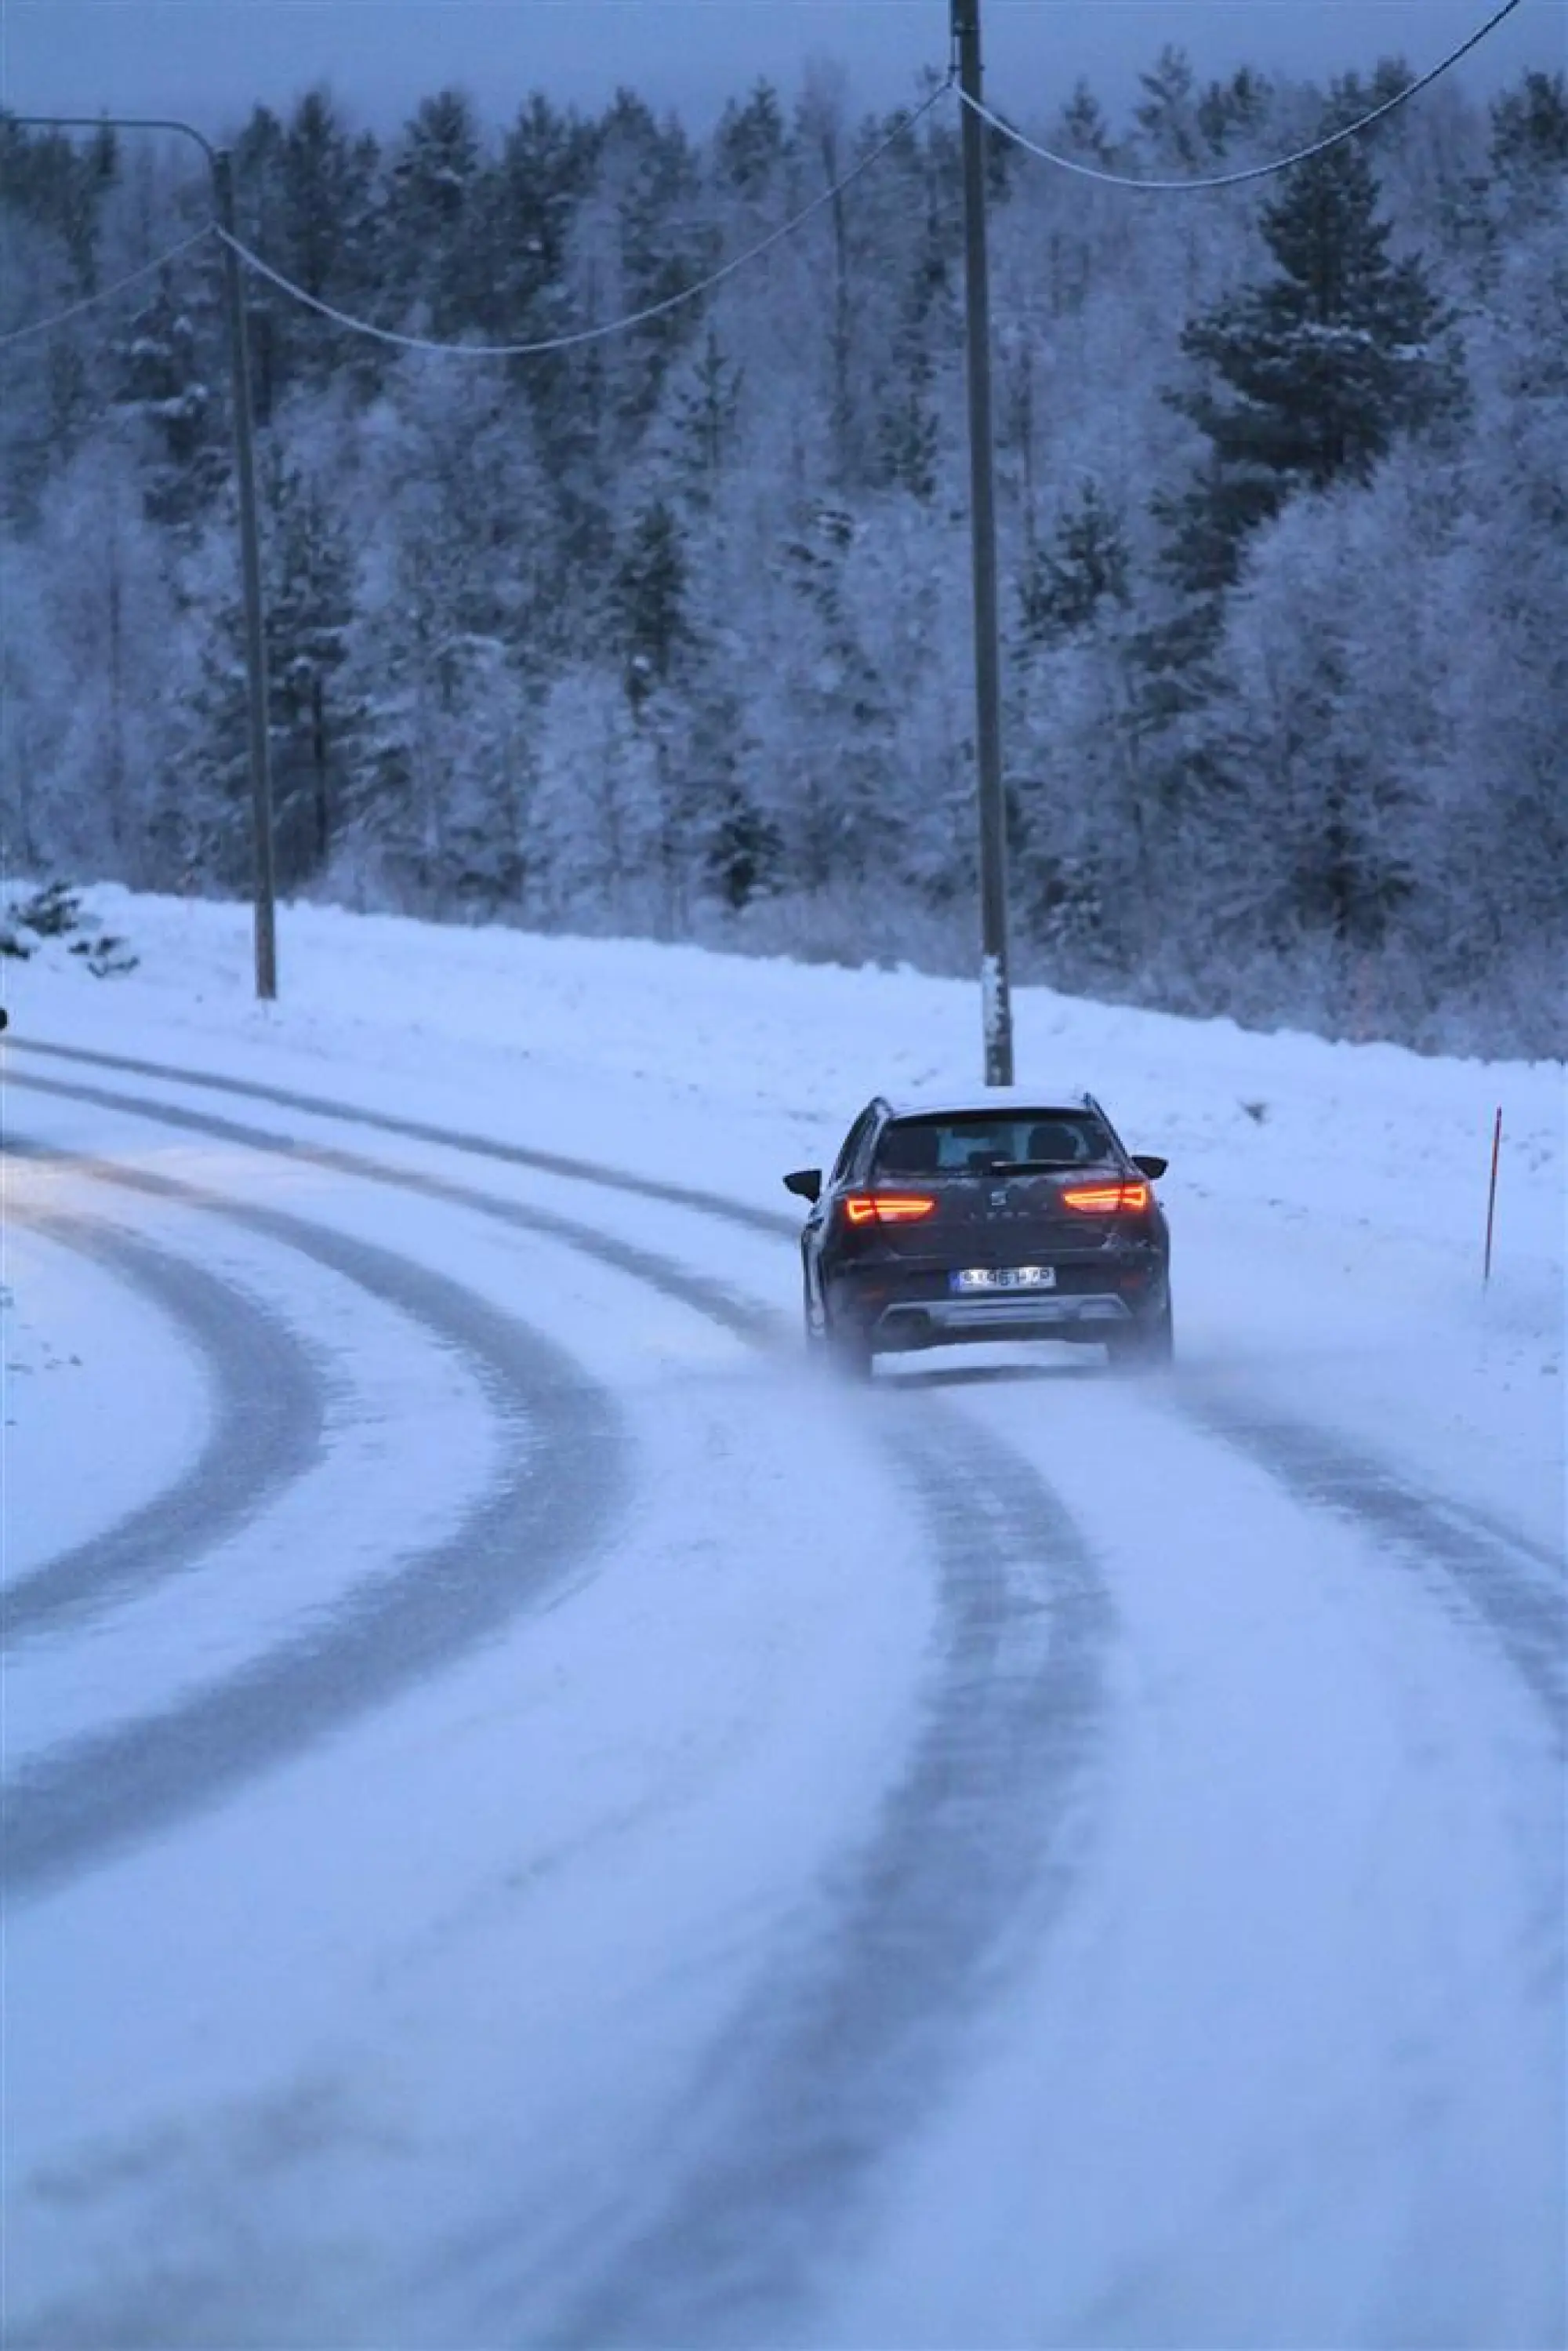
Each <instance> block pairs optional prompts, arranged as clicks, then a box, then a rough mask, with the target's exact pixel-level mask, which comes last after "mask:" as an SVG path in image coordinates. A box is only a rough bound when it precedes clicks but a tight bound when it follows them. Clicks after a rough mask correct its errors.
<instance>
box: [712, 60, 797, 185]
mask: <svg viewBox="0 0 1568 2351" xmlns="http://www.w3.org/2000/svg"><path fill="white" fill-rule="evenodd" d="M788 144H789V138H788V132H787V131H786V128H785V122H784V110H783V108H782V106H781V105H780V104H779V93H778V91H777V90H776V89H774V87H773V85H772V83H771V82H769V81H759V82H758V83H757V84H756V86H755V87H754V89H752V92H751V95H750V97H749V98H748V99H746V101H745V103H744V104H743V105H739V106H737V104H736V103H735V101H734V99H731V100H730V102H729V104H728V105H727V107H726V108H725V110H724V112H723V114H722V115H721V117H720V118H719V125H718V129H717V131H716V132H715V134H714V170H715V173H716V178H717V181H718V184H719V186H720V187H721V188H723V189H726V190H728V191H732V192H733V193H735V194H736V195H737V196H740V197H742V198H744V199H745V200H746V202H747V203H748V204H755V203H758V202H759V201H760V200H761V198H762V197H763V196H765V195H766V194H767V193H768V190H769V189H770V188H771V187H772V186H773V185H774V184H775V183H776V182H777V180H778V178H779V172H780V171H781V169H782V167H783V163H784V158H785V153H786V150H787V147H788Z"/></svg>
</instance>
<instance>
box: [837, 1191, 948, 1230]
mask: <svg viewBox="0 0 1568 2351" xmlns="http://www.w3.org/2000/svg"><path fill="white" fill-rule="evenodd" d="M935 1207H936V1201H935V1200H934V1199H933V1198H932V1196H931V1195H930V1193H929V1192H851V1193H849V1194H847V1195H846V1196H845V1199H844V1214H845V1216H846V1217H848V1218H849V1220H850V1222H851V1224H852V1225H870V1224H878V1225H913V1224H915V1223H917V1222H918V1221H919V1219H920V1218H921V1217H928V1216H930V1215H931V1213H932V1211H933V1210H934V1209H935Z"/></svg>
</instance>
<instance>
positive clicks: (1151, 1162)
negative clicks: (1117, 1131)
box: [1133, 1151, 1171, 1183]
mask: <svg viewBox="0 0 1568 2351" xmlns="http://www.w3.org/2000/svg"><path fill="white" fill-rule="evenodd" d="M1170 1164H1171V1163H1170V1161H1169V1160H1168V1159H1162V1158H1160V1157H1159V1155H1158V1154H1157V1153H1155V1152H1153V1151H1134V1154H1133V1165H1134V1167H1135V1168H1136V1169H1137V1171H1138V1173H1139V1175H1146V1176H1147V1177H1148V1178H1149V1180H1150V1182H1151V1183H1153V1182H1155V1180H1156V1179H1157V1178H1158V1177H1159V1176H1161V1175H1164V1174H1165V1172H1166V1168H1167V1167H1168V1166H1169V1165H1170Z"/></svg>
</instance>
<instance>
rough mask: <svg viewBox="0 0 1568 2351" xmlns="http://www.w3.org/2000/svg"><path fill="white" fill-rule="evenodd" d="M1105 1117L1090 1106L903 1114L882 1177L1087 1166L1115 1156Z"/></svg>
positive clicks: (880, 1151)
mask: <svg viewBox="0 0 1568 2351" xmlns="http://www.w3.org/2000/svg"><path fill="white" fill-rule="evenodd" d="M1112 1155H1113V1154H1112V1145H1111V1137H1110V1134H1108V1132H1107V1131H1106V1127H1105V1123H1104V1121H1103V1119H1098V1118H1096V1117H1095V1115H1094V1113H1093V1112H1092V1111H1086V1110H1082V1109H1080V1110H1046V1109H1040V1110H1021V1111H1009V1112H1008V1113H1006V1114H1005V1115H1000V1116H998V1115H993V1114H992V1113H988V1112H965V1113H959V1114H957V1115H942V1116H937V1117H927V1118H900V1119H895V1120H894V1121H893V1123H892V1124H891V1125H889V1126H887V1127H886V1128H884V1129H883V1136H882V1140H881V1142H880V1143H879V1144H878V1145H877V1151H876V1165H875V1170H874V1172H875V1173H876V1174H877V1175H989V1174H990V1173H991V1171H992V1170H993V1169H994V1168H997V1167H1030V1166H1033V1167H1082V1166H1083V1165H1087V1164H1089V1163H1091V1162H1095V1161H1099V1160H1103V1159H1107V1158H1109V1157H1111V1156H1112Z"/></svg>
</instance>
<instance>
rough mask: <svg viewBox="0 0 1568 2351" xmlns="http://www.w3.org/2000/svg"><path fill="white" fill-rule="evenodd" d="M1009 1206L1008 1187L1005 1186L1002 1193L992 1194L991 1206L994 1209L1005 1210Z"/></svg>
mask: <svg viewBox="0 0 1568 2351" xmlns="http://www.w3.org/2000/svg"><path fill="white" fill-rule="evenodd" d="M1007 1205H1008V1196H1007V1189H1006V1186H1003V1188H1002V1190H1001V1191H999V1192H993V1193H992V1194H991V1206H992V1207H993V1208H1005V1207H1007Z"/></svg>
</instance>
